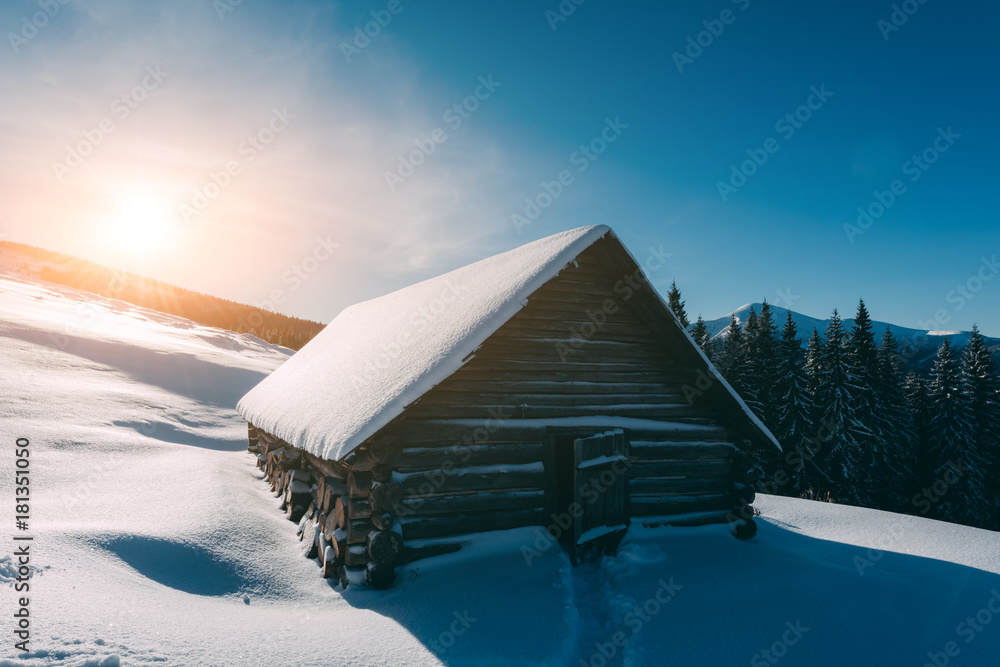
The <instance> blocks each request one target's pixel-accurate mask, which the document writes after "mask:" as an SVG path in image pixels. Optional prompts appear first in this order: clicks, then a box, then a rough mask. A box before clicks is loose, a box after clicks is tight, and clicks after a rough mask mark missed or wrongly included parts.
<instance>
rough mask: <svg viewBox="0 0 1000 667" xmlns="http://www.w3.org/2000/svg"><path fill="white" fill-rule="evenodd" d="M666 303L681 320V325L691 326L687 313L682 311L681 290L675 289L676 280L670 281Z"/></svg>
mask: <svg viewBox="0 0 1000 667" xmlns="http://www.w3.org/2000/svg"><path fill="white" fill-rule="evenodd" d="M667 305H668V306H669V307H670V310H672V311H674V315H676V316H677V319H679V320H680V321H681V325H682V326H683V327H684V328H685V329H687V328H688V327H689V326H691V322H689V321H688V316H687V313H686V312H685V311H684V302H683V301H681V291H680V290H679V289H677V281H676V280H674V281H672V282H671V283H670V290H669V291H668V292H667Z"/></svg>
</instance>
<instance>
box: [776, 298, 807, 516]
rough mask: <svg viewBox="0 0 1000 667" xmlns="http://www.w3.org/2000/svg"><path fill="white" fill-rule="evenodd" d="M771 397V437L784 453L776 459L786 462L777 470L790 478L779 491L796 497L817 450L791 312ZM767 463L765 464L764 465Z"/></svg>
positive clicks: (799, 343) (804, 486)
mask: <svg viewBox="0 0 1000 667" xmlns="http://www.w3.org/2000/svg"><path fill="white" fill-rule="evenodd" d="M774 395H775V399H776V400H775V406H776V409H775V421H776V426H775V429H774V436H775V437H776V438H777V439H778V442H779V443H781V448H782V449H783V450H784V452H785V456H784V457H782V456H780V455H778V460H779V461H781V462H782V463H784V462H785V461H787V462H788V465H781V466H780V467H781V468H782V469H784V470H785V472H786V473H787V474H788V475H789V483H788V484H787V488H784V489H780V490H779V492H780V493H782V494H784V495H796V496H797V495H799V494H801V493H803V492H805V491H806V489H808V488H810V486H811V484H810V473H811V471H812V469H813V467H814V465H815V464H814V463H813V462H812V452H813V450H814V449H815V447H816V445H815V444H814V442H813V439H814V438H815V437H816V430H815V428H814V427H813V423H812V416H813V413H814V411H815V403H814V402H813V397H812V394H810V393H809V387H808V378H807V376H806V369H805V355H804V354H803V351H802V341H801V340H799V338H798V330H797V328H796V326H795V322H794V320H792V313H791V311H789V312H788V316H787V317H786V318H785V326H784V327H783V328H782V330H781V341H780V342H779V343H778V345H777V366H776V378H775V385H774ZM786 457H787V458H786ZM766 463H767V462H766V461H765V466H766ZM775 467H776V468H778V467H779V466H777V465H776V466H775ZM813 476H815V473H813Z"/></svg>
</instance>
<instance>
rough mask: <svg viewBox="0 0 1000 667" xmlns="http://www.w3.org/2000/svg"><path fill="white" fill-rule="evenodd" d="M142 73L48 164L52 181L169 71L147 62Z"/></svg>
mask: <svg viewBox="0 0 1000 667" xmlns="http://www.w3.org/2000/svg"><path fill="white" fill-rule="evenodd" d="M145 73H146V74H145V76H143V77H142V80H141V81H140V82H139V83H138V84H136V85H135V86H132V88H130V89H129V90H127V91H126V92H124V93H122V94H121V95H119V96H118V97H116V98H115V99H113V100H111V115H109V116H105V117H104V118H102V119H101V120H99V121H98V122H97V125H96V126H95V127H94V128H93V129H90V130H84V131H83V140H82V141H78V142H77V143H76V144H72V145H71V144H66V157H65V159H64V160H63V161H62V162H53V163H52V172H53V173H54V174H55V175H56V180H58V181H59V182H60V183H62V182H63V179H65V178H66V177H67V176H68V175H69V174H71V173H72V172H73V171H74V170H75V169H76V168H77V167H79V166H80V165H82V164H83V161H84V159H85V158H87V157H89V156H90V155H93V153H94V150H95V149H96V148H97V147H98V146H100V145H101V144H102V143H104V140H105V139H106V138H107V136H108V135H109V134H111V133H112V132H114V131H115V129H117V127H118V126H117V125H116V122H118V123H120V122H122V121H124V120H125V119H127V118H128V117H129V116H131V115H132V112H133V111H135V110H136V109H138V108H139V105H140V104H142V103H143V102H145V101H146V100H147V99H148V98H149V95H150V93H152V92H153V91H154V90H156V89H157V88H159V87H160V84H162V83H163V80H164V79H166V78H167V76H168V75H169V74H170V73H169V72H164V71H163V70H162V69H160V66H159V65H147V66H146V69H145Z"/></svg>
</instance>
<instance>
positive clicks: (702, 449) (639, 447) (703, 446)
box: [629, 440, 736, 461]
mask: <svg viewBox="0 0 1000 667" xmlns="http://www.w3.org/2000/svg"><path fill="white" fill-rule="evenodd" d="M629 451H630V456H631V458H632V459H633V460H634V461H640V460H646V461H700V460H703V459H718V460H726V459H728V458H731V457H732V456H733V454H734V453H735V452H736V446H735V445H732V444H729V443H722V442H697V441H696V442H683V443H680V442H673V441H668V442H655V441H650V440H640V441H635V440H633V441H632V442H631V443H629Z"/></svg>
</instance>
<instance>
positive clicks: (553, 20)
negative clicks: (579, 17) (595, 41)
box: [545, 0, 587, 32]
mask: <svg viewBox="0 0 1000 667" xmlns="http://www.w3.org/2000/svg"><path fill="white" fill-rule="evenodd" d="M586 1H587V0H561V2H560V3H559V4H558V5H557V6H556V8H555V9H546V10H545V20H546V21H548V22H549V27H550V28H552V32H555V31H556V28H558V27H559V24H560V23H565V22H566V21H567V20H568V19H569V17H570V16H572V15H573V14H574V13H576V8H577V7H579V6H580V5H582V4H583V3H585V2H586Z"/></svg>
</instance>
